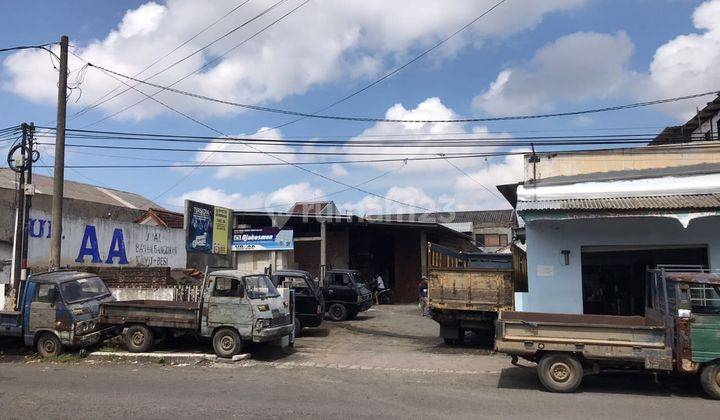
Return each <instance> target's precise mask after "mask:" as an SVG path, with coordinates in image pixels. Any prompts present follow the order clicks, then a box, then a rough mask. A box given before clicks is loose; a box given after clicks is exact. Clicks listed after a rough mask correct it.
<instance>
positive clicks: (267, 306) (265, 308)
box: [258, 304, 270, 312]
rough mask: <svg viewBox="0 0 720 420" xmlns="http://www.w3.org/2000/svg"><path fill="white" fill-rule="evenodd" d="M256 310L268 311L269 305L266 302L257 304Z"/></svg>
mask: <svg viewBox="0 0 720 420" xmlns="http://www.w3.org/2000/svg"><path fill="white" fill-rule="evenodd" d="M258 310H259V311H260V312H265V311H269V310H270V306H269V305H267V304H265V305H258Z"/></svg>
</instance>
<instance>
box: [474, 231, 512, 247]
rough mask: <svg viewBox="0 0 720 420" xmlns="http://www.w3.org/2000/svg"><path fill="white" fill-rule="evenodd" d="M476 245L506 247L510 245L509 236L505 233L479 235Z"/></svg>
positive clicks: (476, 236)
mask: <svg viewBox="0 0 720 420" xmlns="http://www.w3.org/2000/svg"><path fill="white" fill-rule="evenodd" d="M475 243H476V244H477V245H478V246H505V245H507V244H508V236H507V235H506V234H504V233H485V234H477V235H475Z"/></svg>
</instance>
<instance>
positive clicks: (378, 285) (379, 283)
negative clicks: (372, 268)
mask: <svg viewBox="0 0 720 420" xmlns="http://www.w3.org/2000/svg"><path fill="white" fill-rule="evenodd" d="M373 285H374V286H375V290H373V292H374V293H373V295H374V296H375V304H376V305H379V304H380V299H379V296H380V293H382V291H383V290H385V283H384V282H383V279H382V277H381V276H380V274H375V276H373Z"/></svg>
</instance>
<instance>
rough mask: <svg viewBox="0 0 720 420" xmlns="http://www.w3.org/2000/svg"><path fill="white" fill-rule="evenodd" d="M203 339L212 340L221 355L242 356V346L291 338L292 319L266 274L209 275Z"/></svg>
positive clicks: (219, 272)
mask: <svg viewBox="0 0 720 420" xmlns="http://www.w3.org/2000/svg"><path fill="white" fill-rule="evenodd" d="M201 312H202V322H201V325H200V335H202V336H204V337H212V340H213V347H214V349H215V351H216V353H217V354H218V355H221V356H224V355H226V354H230V353H233V354H235V353H238V352H239V351H240V346H241V343H242V342H243V341H244V342H255V343H264V342H268V341H273V340H277V339H279V338H282V337H284V336H287V335H290V334H291V333H292V331H293V324H292V315H291V314H290V308H289V305H288V303H287V302H286V301H285V300H284V299H283V298H282V297H281V296H280V293H279V292H278V290H277V289H276V288H275V285H273V283H272V280H271V279H270V277H269V276H268V275H266V274H249V273H243V272H240V271H237V270H223V271H214V272H211V273H210V274H209V275H208V283H207V289H206V292H205V296H204V299H203V303H202V309H201Z"/></svg>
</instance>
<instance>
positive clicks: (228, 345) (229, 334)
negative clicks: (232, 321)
mask: <svg viewBox="0 0 720 420" xmlns="http://www.w3.org/2000/svg"><path fill="white" fill-rule="evenodd" d="M213 349H214V350H215V354H217V355H218V356H220V357H225V358H231V357H233V356H235V355H236V354H238V353H240V350H242V339H241V338H240V334H238V333H237V331H235V330H234V329H232V328H221V329H219V330H218V331H217V332H216V333H215V334H214V335H213Z"/></svg>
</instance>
